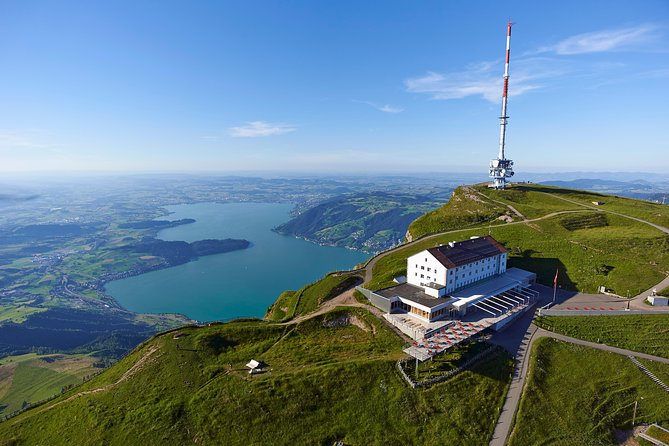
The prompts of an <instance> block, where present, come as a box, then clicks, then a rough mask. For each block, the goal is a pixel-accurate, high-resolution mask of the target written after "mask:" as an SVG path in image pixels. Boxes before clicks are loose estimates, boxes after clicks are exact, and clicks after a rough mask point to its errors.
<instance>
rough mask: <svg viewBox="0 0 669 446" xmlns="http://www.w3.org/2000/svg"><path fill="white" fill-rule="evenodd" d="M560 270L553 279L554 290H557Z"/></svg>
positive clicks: (556, 271)
mask: <svg viewBox="0 0 669 446" xmlns="http://www.w3.org/2000/svg"><path fill="white" fill-rule="evenodd" d="M557 278H558V270H557V269H556V270H555V279H553V288H557Z"/></svg>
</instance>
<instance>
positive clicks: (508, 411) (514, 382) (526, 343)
mask: <svg viewBox="0 0 669 446" xmlns="http://www.w3.org/2000/svg"><path fill="white" fill-rule="evenodd" d="M530 316H533V315H530ZM530 320H531V319H530ZM517 324H518V325H520V328H521V329H522V328H523V327H525V326H526V325H527V324H526V321H525V323H524V322H523V321H518V323H517ZM514 328H516V327H514ZM504 333H506V332H504ZM543 337H549V338H553V339H558V340H560V341H564V342H570V343H572V344H577V345H582V346H585V347H590V348H594V349H597V350H603V351H607V352H611V353H616V354H619V355H624V356H635V357H637V358H642V359H650V360H652V361H656V362H661V363H663V364H669V359H667V358H662V357H659V356H654V355H648V354H646V353H640V352H635V351H632V350H626V349H623V348H618V347H612V346H610V345H605V344H597V343H595V342H589V341H584V340H582V339H576V338H572V337H569V336H564V335H561V334H557V333H553V332H550V331H546V330H544V329H542V328H538V327H537V326H536V325H534V324H532V323H530V324H529V326H528V327H527V329H526V330H525V332H524V333H523V336H522V338H521V342H520V344H519V345H518V349H517V350H516V354H515V357H516V367H515V368H514V371H513V377H512V379H511V385H510V387H509V391H508V392H507V395H506V399H505V400H504V405H503V406H502V411H501V413H500V415H499V418H498V419H497V424H496V425H495V431H494V432H493V436H492V439H491V440H490V444H489V446H504V445H505V444H506V440H507V438H508V437H509V436H510V434H511V428H512V426H513V425H514V424H513V417H514V415H515V413H516V410H518V405H519V404H520V399H521V397H522V395H523V391H524V390H525V381H526V378H527V372H528V370H529V356H530V355H529V353H530V352H531V351H532V346H533V345H534V342H535V341H536V340H537V339H540V338H543ZM506 342H507V343H508V342H509V340H507V341H506Z"/></svg>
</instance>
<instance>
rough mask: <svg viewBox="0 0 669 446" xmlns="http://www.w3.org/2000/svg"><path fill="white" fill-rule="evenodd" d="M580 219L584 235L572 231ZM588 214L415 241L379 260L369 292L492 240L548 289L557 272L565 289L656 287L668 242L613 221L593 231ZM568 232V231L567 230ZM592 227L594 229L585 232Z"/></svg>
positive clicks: (668, 257)
mask: <svg viewBox="0 0 669 446" xmlns="http://www.w3.org/2000/svg"><path fill="white" fill-rule="evenodd" d="M579 216H580V217H581V218H582V219H583V221H584V224H583V229H575V228H574V225H575V224H577V223H578V218H579ZM591 216H592V211H587V210H586V211H584V212H579V213H569V214H564V215H556V216H553V217H550V218H547V219H545V220H539V221H536V222H533V223H519V224H508V225H503V226H499V225H497V226H492V227H484V228H474V229H466V230H462V231H458V232H454V233H449V234H445V235H442V236H438V237H433V238H430V239H427V240H423V241H419V242H418V243H415V244H413V245H410V246H407V247H406V248H404V249H400V250H398V251H395V252H393V253H391V254H389V255H387V256H385V257H383V258H381V259H380V260H379V261H378V262H377V263H376V265H375V267H374V277H373V280H372V282H371V283H368V284H367V286H368V287H369V288H371V289H378V288H382V287H385V286H390V285H392V279H393V278H394V277H397V276H399V275H404V274H406V258H407V257H409V256H411V255H413V254H415V253H417V252H420V251H422V250H424V249H427V248H430V247H433V246H438V245H440V244H445V243H448V242H449V241H451V240H464V239H467V238H469V237H471V236H475V235H478V236H483V235H488V234H490V235H492V236H493V237H495V239H497V240H498V241H499V242H501V243H502V244H504V245H505V246H506V247H507V248H508V249H509V251H510V253H509V254H510V256H509V266H512V267H513V266H516V267H519V268H523V269H527V270H530V271H533V272H536V273H537V277H538V282H539V283H543V284H546V285H552V282H553V278H554V277H555V271H556V270H558V269H559V270H560V281H559V284H560V286H562V287H563V288H565V289H570V290H578V291H584V292H590V293H594V292H596V290H597V288H598V287H599V286H601V285H604V286H606V287H607V288H609V289H611V290H613V291H614V292H616V293H618V294H622V295H625V294H626V293H627V291H629V292H630V293H631V294H636V293H638V292H641V291H642V290H645V289H648V288H649V287H651V286H653V285H654V284H656V283H658V282H659V281H660V280H662V279H663V278H664V277H665V276H666V272H667V271H668V270H669V238H668V237H667V236H666V235H664V234H662V233H661V232H660V231H658V230H657V229H655V228H652V227H650V226H648V225H645V224H643V223H640V222H636V221H633V220H629V219H626V218H624V217H620V216H617V215H606V218H605V220H606V225H605V226H604V225H602V224H601V222H600V223H597V224H595V225H592V219H591ZM565 226H568V227H569V228H571V230H570V229H567V228H566V227H565ZM589 226H594V227H589Z"/></svg>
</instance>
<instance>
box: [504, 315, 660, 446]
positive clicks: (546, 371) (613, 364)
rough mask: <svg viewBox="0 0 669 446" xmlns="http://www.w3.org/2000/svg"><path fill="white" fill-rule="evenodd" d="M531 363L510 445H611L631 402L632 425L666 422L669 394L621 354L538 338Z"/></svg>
mask: <svg viewBox="0 0 669 446" xmlns="http://www.w3.org/2000/svg"><path fill="white" fill-rule="evenodd" d="M593 319H597V318H593ZM531 364H532V365H531V369H530V374H529V377H528V382H527V384H526V387H525V392H524V394H523V397H522V400H521V402H520V406H519V409H518V413H517V415H516V422H515V427H514V431H513V433H512V436H511V438H510V442H509V444H510V445H511V446H516V445H518V446H531V445H547V444H560V445H562V444H564V445H572V444H574V445H576V444H578V445H587V446H590V445H592V446H595V445H596V446H600V445H602V446H603V445H610V444H615V441H614V438H613V430H614V429H629V428H630V427H631V423H632V417H633V412H634V402H635V401H638V403H639V408H638V412H637V418H636V423H644V422H645V423H652V422H658V423H660V424H662V425H665V426H666V425H667V424H668V423H669V410H668V409H669V394H667V393H666V392H664V391H662V390H661V389H660V388H659V387H658V386H657V384H655V383H654V382H653V381H652V380H651V379H650V378H648V377H647V376H646V375H644V374H643V373H642V372H641V371H640V370H639V369H638V368H637V367H636V366H634V365H633V364H632V362H631V361H630V360H629V359H628V358H626V357H625V356H621V355H617V354H614V353H609V352H604V351H600V350H594V349H590V348H587V347H582V346H578V345H574V344H569V343H565V342H560V341H556V340H554V339H550V338H542V339H539V340H537V341H536V343H535V345H534V348H533V350H532V357H531Z"/></svg>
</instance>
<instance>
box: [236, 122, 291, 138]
mask: <svg viewBox="0 0 669 446" xmlns="http://www.w3.org/2000/svg"><path fill="white" fill-rule="evenodd" d="M295 130H297V129H296V128H295V127H294V126H292V125H288V124H282V123H272V122H265V121H252V122H247V123H246V124H245V125H243V126H240V127H231V128H230V129H229V131H230V135H231V136H234V137H237V138H257V137H261V136H272V135H283V134H284V133H290V132H294V131H295Z"/></svg>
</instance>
